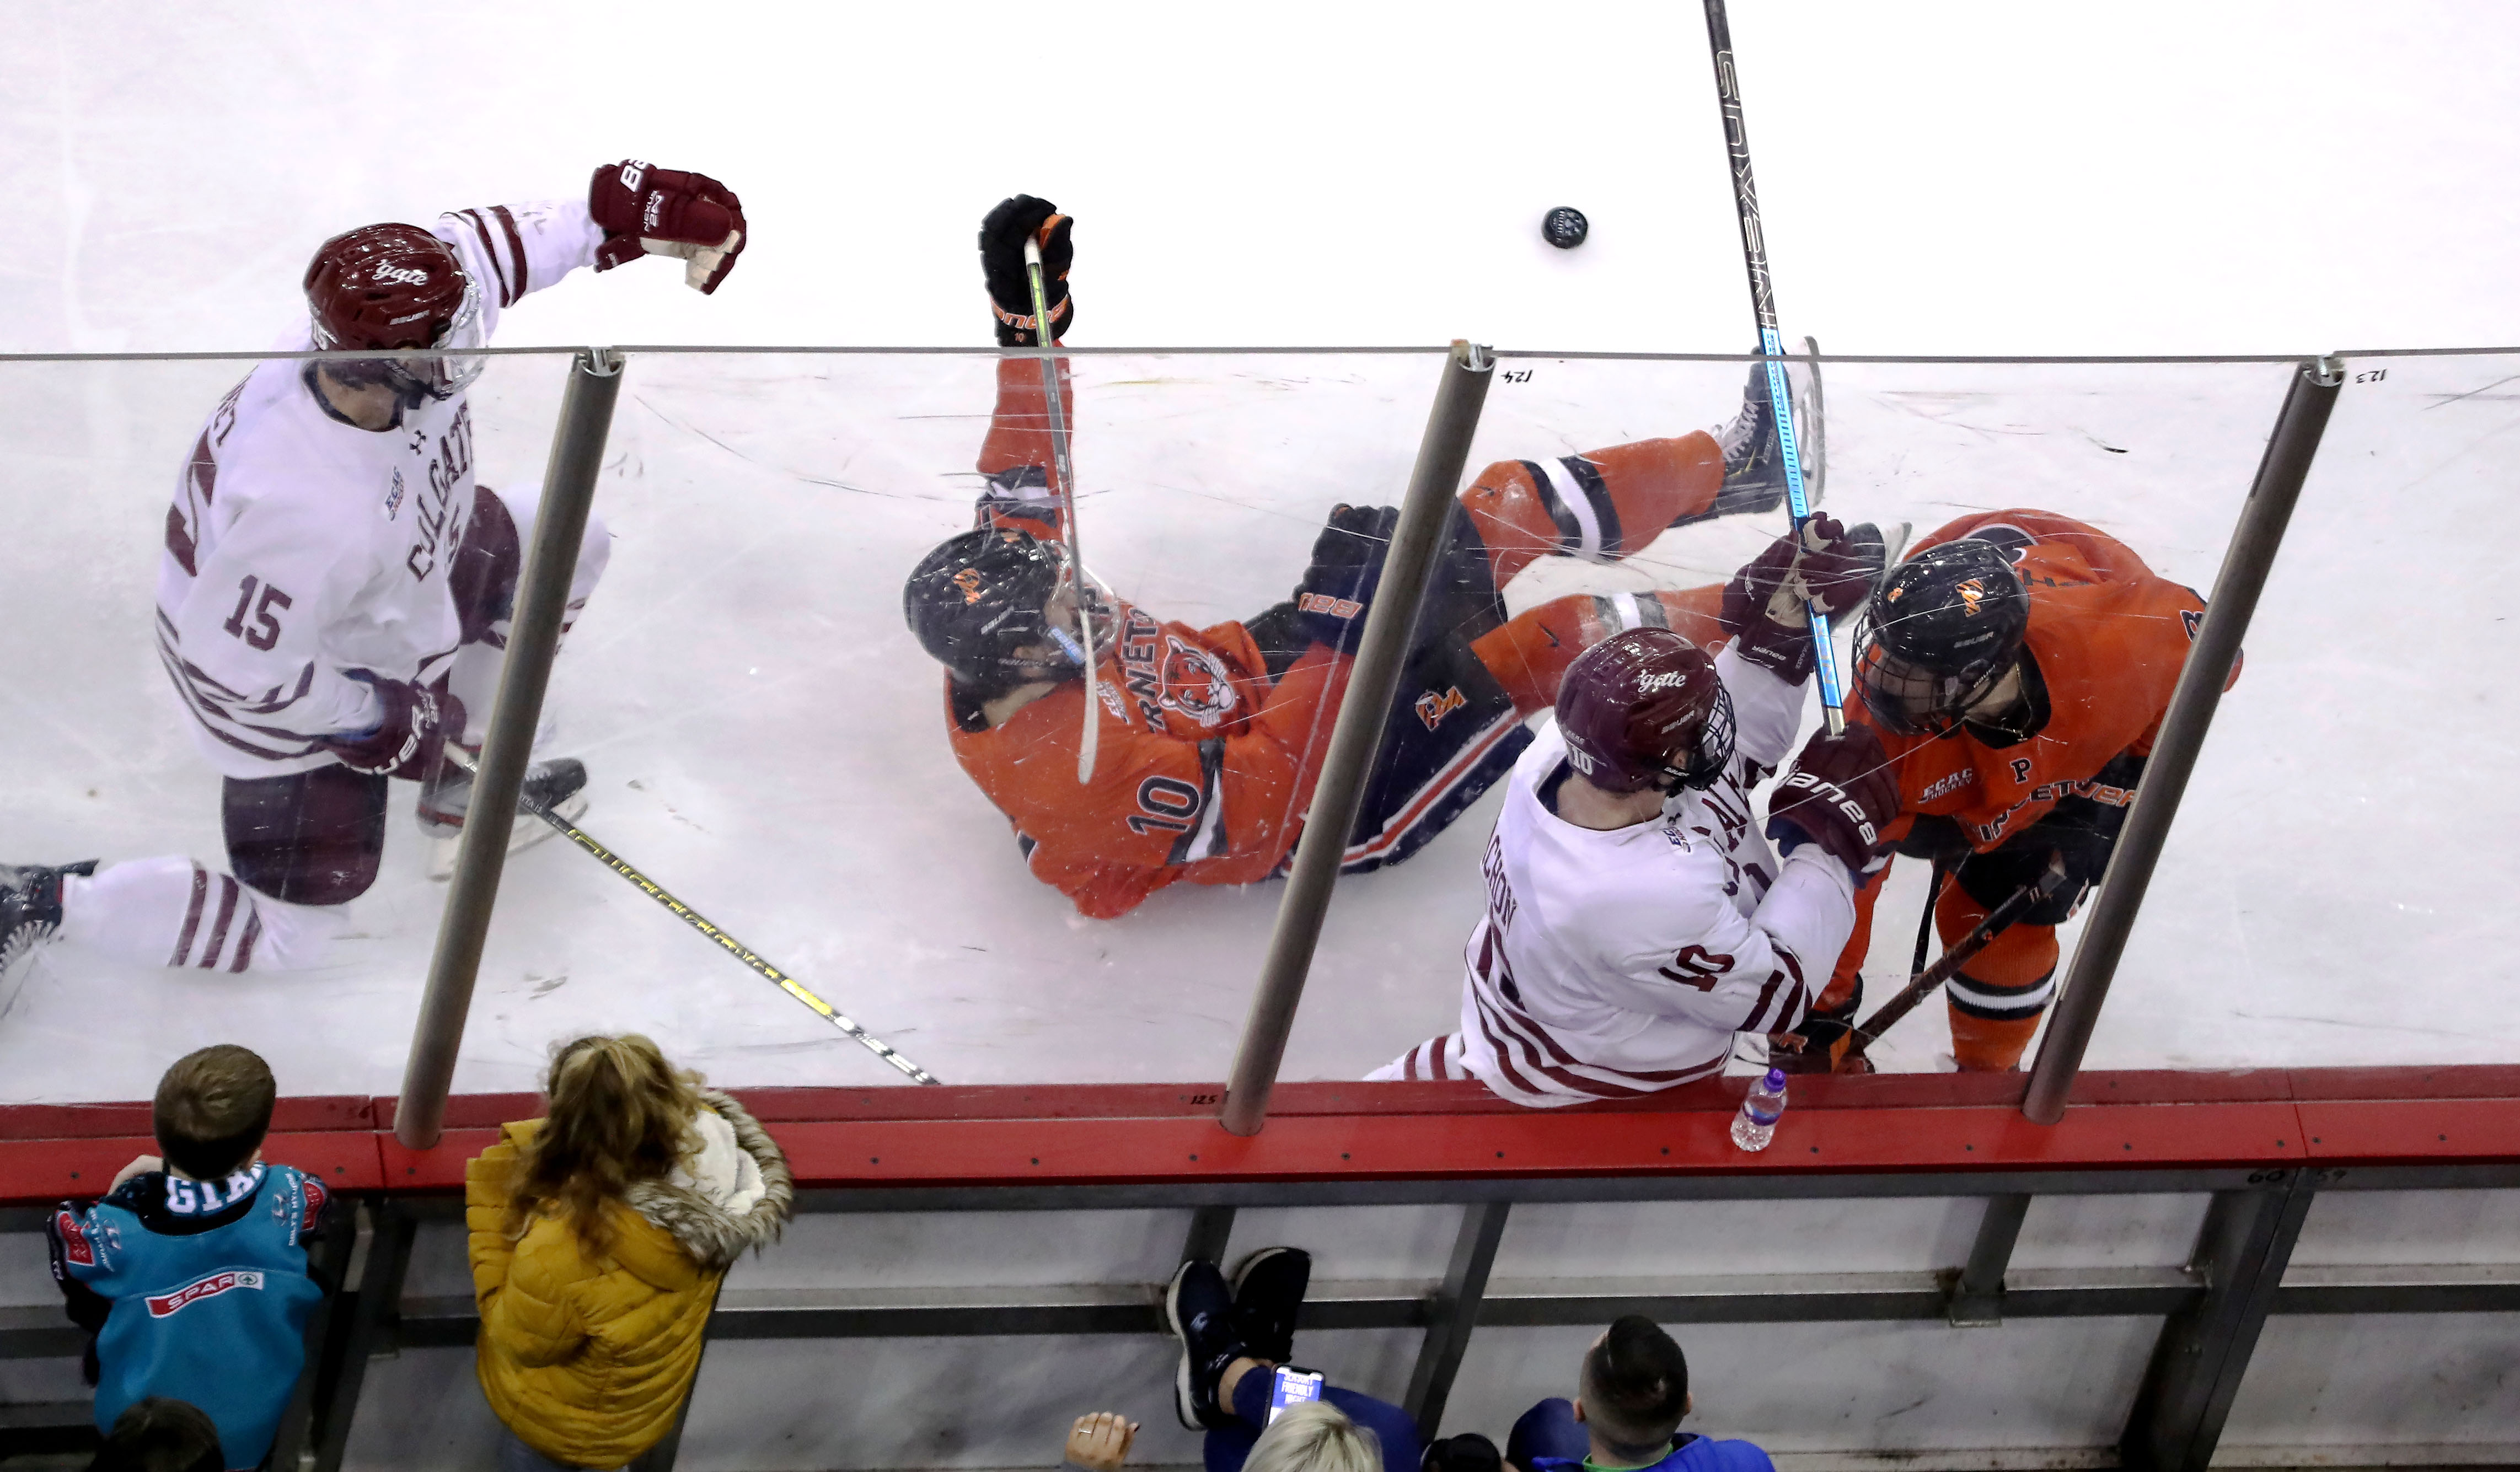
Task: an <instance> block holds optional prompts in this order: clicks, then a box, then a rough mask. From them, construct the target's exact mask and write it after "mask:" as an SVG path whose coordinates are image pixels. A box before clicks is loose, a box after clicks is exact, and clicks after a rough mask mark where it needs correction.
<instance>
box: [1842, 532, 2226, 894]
mask: <svg viewBox="0 0 2520 1472" xmlns="http://www.w3.org/2000/svg"><path fill="white" fill-rule="evenodd" d="M1963 537H1975V538H1977V539H1978V540H1980V541H1985V542H1992V543H1994V544H1996V545H1997V546H1999V547H2001V548H2003V550H2004V551H2005V552H2006V553H2007V554H2008V555H2009V556H2010V557H2011V558H2012V565H2013V570H2014V571H2016V572H2018V573H2020V574H2021V580H2022V582H2023V583H2024V584H2025V585H2027V587H2028V589H2029V592H2030V629H2029V634H2028V637H2027V647H2028V650H2029V659H2030V663H2031V665H2032V666H2033V667H2034V668H2035V672H2036V678H2037V680H2038V682H2039V683H2040V685H2041V686H2042V687H2043V688H2044V691H2045V694H2046V699H2047V705H2048V720H2047V723H2046V724H2045V725H2043V726H2042V727H2041V728H2040V730H2039V732H2038V734H2037V735H2035V736H2030V737H2028V738H2027V739H2024V740H2020V741H2016V742H2013V743H2012V744H2010V745H2006V746H1990V745H1988V744H1987V743H1986V741H1985V740H1984V739H1983V737H1981V736H1980V735H1979V734H1978V733H1977V732H1976V731H1974V730H1971V729H1970V728H1968V727H1965V726H1964V727H1962V728H1960V729H1959V730H1958V732H1956V733H1954V734H1953V735H1951V736H1943V737H1940V738H1936V737H1933V736H1896V735H1893V734H1891V733H1889V732H1883V733H1882V735H1881V741H1882V745H1883V747H1884V748H1885V749H1886V750H1887V751H1888V752H1889V754H1890V760H1891V764H1892V766H1893V767H1894V768H1895V770H1896V772H1897V776H1898V779H1899V796H1900V802H1901V805H1902V807H1903V808H1904V809H1905V810H1906V811H1905V815H1904V816H1903V817H1902V818H1901V819H1900V820H1899V822H1898V823H1897V824H1895V825H1893V826H1892V828H1891V830H1890V833H1891V836H1893V837H1898V836H1903V835H1905V834H1906V832H1907V831H1908V829H1909V827H1910V826H1912V825H1913V822H1914V818H1915V816H1916V815H1918V814H1934V815H1938V816H1943V817H1948V818H1951V819H1954V820H1956V821H1957V822H1958V824H1959V825H1960V828H1961V830H1962V831H1963V832H1964V833H1965V834H1966V835H1967V837H1968V841H1969V846H1970V847H1971V848H1972V849H1974V850H1976V851H1977V852H1979V853H1985V852H1987V851H1988V850H1990V849H1993V848H1995V847H1996V846H1998V845H1999V844H2001V843H2003V841H2004V840H2005V839H2006V838H2008V837H2010V836H2011V835H2012V834H2014V833H2017V832H2019V831H2021V829H2023V828H2025V827H2028V826H2029V825H2031V824H2034V823H2036V822H2038V821H2039V820H2040V819H2041V818H2043V817H2045V816H2046V815H2047V813H2048V810H2049V809H2050V808H2052V807H2054V806H2055V805H2056V802H2057V799H2059V798H2062V797H2066V796H2070V795H2080V796H2084V797H2089V798H2091V799H2093V800H2094V801H2097V802H2100V803H2103V804H2105V805H2108V806H2114V807H2123V806H2125V805H2126V804H2127V803H2129V802H2131V801H2133V800H2134V794H2133V793H2131V792H2124V791H2109V790H2101V789H2099V788H2096V787H2094V786H2093V782H2092V779H2093V777H2094V776H2096V775H2097V774H2098V772H2099V770H2100V769H2101V768H2102V767H2105V766H2107V765H2108V763H2109V760H2110V759H2111V758H2113V757H2115V756H2117V755H2118V754H2119V753H2121V752H2131V753H2133V754H2135V755H2137V756H2148V755H2150V754H2151V751H2152V742H2153V738H2154V737H2155V736H2158V735H2159V734H2160V731H2161V717H2162V713H2163V712H2164V711H2165V710H2167V709H2168V708H2169V705H2170V692H2171V691H2172V689H2173V688H2174V687H2176V686H2177V685H2178V683H2179V671H2180V667H2181V666H2182V665H2183V664H2184V663H2185V662H2186V659H2187V647H2188V645H2189V644H2190V643H2192V642H2193V641H2194V639H2195V637H2196V629H2197V626H2198V625H2199V624H2200V623H2202V622H2203V620H2204V616H2205V601H2204V600H2203V599H2201V598H2199V597H2197V596H2196V594H2195V592H2194V591H2193V590H2191V589H2187V588H2183V587H2181V586H2180V585H2178V584H2177V583H2173V582H2171V581H2169V580H2167V579H2165V578H2162V577H2160V576H2158V575H2156V574H2155V573H2154V572H2153V571H2152V569H2151V568H2149V567H2146V566H2145V565H2144V563H2143V559H2142V558H2138V557H2137V556H2136V555H2135V553H2134V552H2133V551H2132V550H2130V549H2129V548H2128V547H2127V546H2126V545H2125V544H2124V543H2121V542H2119V541H2117V540H2116V539H2114V538H2112V537H2109V536H2107V535H2106V534H2104V533H2102V532H2099V531H2097V530H2094V529H2093V528H2092V527H2090V526H2086V525H2084V524H2083V523H2082V522H2080V521H2076V520H2074V519H2072V518H2071V517H2067V516H2060V515H2057V514H2055V513H2051V512H2038V511H2002V512H1985V513H1978V514H1975V515H1968V516H1963V517H1961V518H1960V519H1958V520H1957V521H1954V522H1952V523H1951V524H1950V525H1948V526H1945V527H1943V528H1941V529H1940V530H1938V531H1935V532H1933V533H1932V534H1930V535H1928V536H1927V537H1925V538H1924V539H1923V540H1922V541H1920V542H1918V543H1917V544H1916V548H1915V551H1918V552H1921V551H1923V550H1924V549H1926V548H1928V547H1937V546H1940V545H1942V544H1943V543H1945V542H1956V541H1958V540H1959V539H1961V538H1963ZM1912 555H1913V554H1912ZM2237 675H2238V671H2237V668H2236V666H2235V667H2234V670H2233V678H2234V679H2236V678H2237ZM1847 715H1848V717H1849V718H1850V719H1854V720H1860V721H1867V722H1868V721H1869V718H1868V715H1867V714H1866V713H1865V712H1864V711H1863V710H1862V709H1861V706H1860V703H1859V702H1854V701H1850V702H1848V705H1847Z"/></svg>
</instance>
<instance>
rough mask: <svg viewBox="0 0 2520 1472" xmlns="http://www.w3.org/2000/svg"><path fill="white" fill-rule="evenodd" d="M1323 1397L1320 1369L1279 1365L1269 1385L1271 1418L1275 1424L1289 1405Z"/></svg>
mask: <svg viewBox="0 0 2520 1472" xmlns="http://www.w3.org/2000/svg"><path fill="white" fill-rule="evenodd" d="M1321 1398H1322V1376H1321V1372H1320V1371H1319V1370H1300V1369H1290V1368H1288V1367H1287V1366H1285V1365H1283V1364H1282V1365H1279V1366H1278V1368H1277V1369H1276V1371H1274V1372H1273V1378H1272V1379H1271V1382H1270V1385H1269V1419H1270V1421H1271V1422H1272V1423H1273V1424H1274V1423H1275V1422H1276V1421H1277V1419H1278V1417H1279V1415H1280V1414H1281V1413H1283V1411H1284V1410H1285V1408H1286V1407H1287V1406H1289V1405H1302V1404H1303V1403H1305V1402H1306V1401H1318V1400H1320V1399H1321Z"/></svg>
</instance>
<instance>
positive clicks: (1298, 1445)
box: [1242, 1401, 1382, 1472]
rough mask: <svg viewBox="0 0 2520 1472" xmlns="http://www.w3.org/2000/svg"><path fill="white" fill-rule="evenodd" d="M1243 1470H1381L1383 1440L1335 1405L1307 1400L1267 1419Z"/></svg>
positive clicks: (1248, 1471) (1342, 1471)
mask: <svg viewBox="0 0 2520 1472" xmlns="http://www.w3.org/2000/svg"><path fill="white" fill-rule="evenodd" d="M1242 1472H1382V1443H1381V1441H1380V1440H1379V1439H1378V1438H1376V1437H1375V1436H1374V1434H1373V1432H1372V1431H1370V1430H1368V1429H1367V1428H1365V1427H1363V1426H1359V1425H1358V1424H1357V1423H1356V1422H1354V1421H1351V1420H1349V1419H1348V1418H1347V1412H1345V1411H1343V1410H1341V1409H1339V1408H1338V1407H1337V1406H1335V1405H1329V1404H1328V1403H1327V1402H1323V1401H1307V1402H1305V1403H1304V1404H1302V1405H1289V1406H1287V1407H1286V1408H1285V1410H1284V1411H1283V1412H1281V1413H1280V1415H1279V1416H1278V1419H1277V1420H1275V1421H1272V1422H1271V1423H1269V1428H1268V1429H1267V1430H1265V1431H1263V1432H1261V1433H1260V1440H1258V1441H1256V1442H1254V1443H1252V1444H1251V1454H1250V1456H1249V1457H1247V1458H1245V1459H1244V1461H1243V1463H1242Z"/></svg>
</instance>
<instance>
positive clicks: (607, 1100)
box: [464, 1034, 795, 1472]
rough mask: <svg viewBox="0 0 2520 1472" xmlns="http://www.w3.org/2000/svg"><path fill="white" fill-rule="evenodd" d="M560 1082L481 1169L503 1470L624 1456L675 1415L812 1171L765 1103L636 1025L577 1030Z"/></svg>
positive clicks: (552, 1082) (488, 1321) (477, 1192)
mask: <svg viewBox="0 0 2520 1472" xmlns="http://www.w3.org/2000/svg"><path fill="white" fill-rule="evenodd" d="M543 1092H544V1095H545V1098H546V1100H547V1105H548V1107H547V1111H546V1117H544V1118H542V1119H538V1120H525V1121H522V1122H519V1123H517V1124H511V1125H507V1126H503V1127H502V1128H501V1130H500V1141H499V1143H497V1144H495V1145H492V1146H491V1147H490V1148H489V1149H487V1150H485V1151H483V1152H482V1153H481V1155H480V1157H479V1158H478V1159H476V1160H473V1161H472V1162H470V1163H469V1164H467V1166H466V1167H465V1171H464V1218H465V1223H466V1226H467V1227H469V1228H470V1231H471V1236H472V1292H473V1297H474V1299H475V1300H476V1301H477V1302H478V1304H479V1305H480V1310H481V1332H480V1337H479V1339H478V1341H477V1344H476V1360H477V1368H478V1371H479V1374H480V1379H481V1392H482V1394H483V1395H485V1396H487V1397H488V1398H489V1402H490V1408H491V1409H492V1410H494V1411H496V1412H498V1415H499V1419H500V1420H501V1421H502V1422H503V1423H505V1424H506V1426H507V1428H508V1433H509V1440H508V1442H507V1443H506V1444H505V1445H504V1446H503V1447H502V1450H501V1453H500V1466H501V1468H502V1472H541V1469H548V1468H551V1467H554V1466H558V1467H567V1468H612V1467H619V1466H622V1465H623V1464H625V1463H627V1462H628V1461H630V1459H631V1458H633V1457H635V1456H637V1455H639V1454H640V1453H641V1452H643V1451H645V1450H648V1449H649V1448H651V1447H652V1446H654V1445H655V1444H656V1443H657V1442H658V1441H660V1440H662V1439H663V1438H664V1436H665V1434H666V1433H667V1432H668V1431H670V1430H671V1429H672V1428H673V1425H674V1417H675V1415H676V1414H677V1413H678V1412H679V1411H680V1410H681V1408H682V1405H683V1400H684V1398H685V1397H686V1396H688V1395H689V1394H690V1393H691V1388H692V1380H693V1378H694V1377H695V1376H696V1375H697V1373H698V1372H699V1361H700V1337H701V1331H702V1330H703V1329H704V1328H705V1327H706V1326H707V1323H708V1316H709V1310H710V1308H711V1306H712V1305H714V1304H715V1302H716V1301H717V1289H718V1283H719V1281H720V1280H721V1279H723V1278H724V1277H725V1276H726V1270H727V1269H728V1268H729V1267H731V1266H733V1264H734V1263H735V1260H736V1259H737V1258H739V1257H741V1256H742V1254H743V1251H744V1249H746V1248H753V1249H756V1250H757V1249H759V1248H760V1247H762V1246H764V1245H765V1244H767V1243H769V1242H771V1241H773V1240H775V1239H776V1238H777V1237H778V1235H779V1228H780V1227H781V1225H782V1224H783V1223H785V1222H786V1221H787V1215H788V1211H789V1209H790V1207H791V1206H792V1205H793V1202H794V1197H795V1186H794V1183H793V1182H791V1181H790V1179H789V1177H788V1173H787V1159H786V1157H785V1156H783V1155H782V1154H781V1153H780V1150H779V1147H778V1145H776V1144H774V1143H773V1142H772V1141H771V1138H770V1136H769V1135H768V1133H766V1132H765V1131H763V1129H762V1128H761V1125H760V1123H759V1122H758V1121H756V1120H755V1119H754V1118H753V1117H752V1115H751V1113H750V1112H749V1111H747V1110H746V1109H745V1108H744V1107H743V1106H742V1104H739V1103H737V1102H736V1101H735V1100H734V1099H732V1098H729V1097H728V1096H727V1095H725V1094H723V1093H718V1092H716V1091H715V1090H711V1089H704V1088H702V1087H700V1079H699V1076H698V1075H697V1074H693V1073H684V1072H678V1071H677V1070H675V1069H674V1067H673V1066H672V1065H671V1064H669V1063H667V1062H666V1061H665V1058H664V1055H663V1054H662V1053H661V1052H659V1051H658V1050H657V1048H656V1045H655V1044H654V1043H652V1042H650V1041H649V1040H648V1039H646V1038H643V1037H640V1036H638V1035H636V1034H631V1035H628V1036H624V1037H619V1038H580V1039H578V1040H576V1041H575V1042H572V1043H569V1044H566V1045H564V1046H562V1048H561V1049H560V1050H559V1052H558V1053H557V1054H555V1055H554V1057H553V1059H552V1066H551V1074H550V1077H549V1079H548V1081H547V1082H546V1084H545V1086H544V1091H543Z"/></svg>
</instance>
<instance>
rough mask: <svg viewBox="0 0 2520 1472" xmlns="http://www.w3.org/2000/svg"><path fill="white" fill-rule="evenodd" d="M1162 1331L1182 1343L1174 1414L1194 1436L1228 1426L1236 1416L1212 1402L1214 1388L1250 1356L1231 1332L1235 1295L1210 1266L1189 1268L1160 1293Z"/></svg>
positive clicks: (1197, 1264) (1183, 1268) (1199, 1264)
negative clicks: (1179, 1417)
mask: <svg viewBox="0 0 2520 1472" xmlns="http://www.w3.org/2000/svg"><path fill="white" fill-rule="evenodd" d="M1164 1326H1165V1327H1166V1328H1168V1329H1170V1330H1171V1331H1172V1335H1173V1337H1174V1338H1175V1339H1178V1340H1180V1341H1181V1343H1182V1357H1181V1368H1180V1369H1179V1370H1178V1371H1177V1372H1176V1373H1175V1374H1174V1376H1173V1409H1174V1411H1175V1412H1176V1413H1178V1414H1179V1415H1180V1416H1181V1423H1182V1424H1183V1425H1184V1426H1187V1427H1189V1428H1190V1429H1191V1430H1193V1431H1215V1430H1218V1429H1220V1428H1222V1427H1225V1426H1227V1425H1230V1424H1232V1422H1233V1420H1234V1412H1233V1410H1232V1408H1231V1407H1228V1406H1225V1405H1219V1404H1218V1403H1217V1399H1216V1382H1217V1381H1219V1380H1220V1379H1223V1378H1224V1376H1225V1370H1226V1367H1227V1366H1228V1365H1231V1364H1232V1363H1233V1362H1234V1361H1235V1360H1239V1359H1241V1358H1242V1357H1243V1356H1244V1355H1246V1354H1248V1353H1249V1351H1247V1350H1245V1349H1244V1348H1243V1345H1242V1336H1241V1335H1240V1334H1238V1333H1237V1332H1236V1331H1235V1326H1234V1292H1233V1290H1232V1289H1231V1288H1229V1287H1227V1286H1226V1283H1225V1274H1224V1273H1222V1272H1220V1271H1217V1268H1216V1265H1215V1264H1214V1263H1202V1262H1196V1261H1193V1262H1188V1263H1184V1264H1182V1265H1181V1271H1178V1272H1175V1273H1174V1274H1173V1280H1172V1285H1171V1286H1170V1287H1168V1288H1166V1289H1165V1290H1164Z"/></svg>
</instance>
